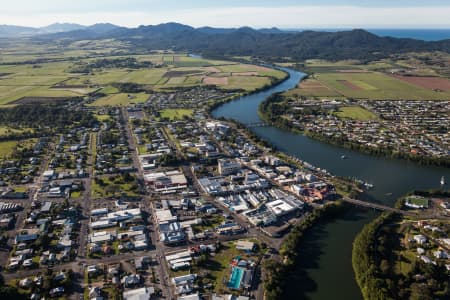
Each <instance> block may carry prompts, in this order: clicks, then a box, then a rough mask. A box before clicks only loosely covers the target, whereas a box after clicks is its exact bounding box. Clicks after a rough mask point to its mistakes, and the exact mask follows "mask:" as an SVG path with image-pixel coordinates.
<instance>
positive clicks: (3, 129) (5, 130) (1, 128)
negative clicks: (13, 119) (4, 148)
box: [0, 126, 32, 136]
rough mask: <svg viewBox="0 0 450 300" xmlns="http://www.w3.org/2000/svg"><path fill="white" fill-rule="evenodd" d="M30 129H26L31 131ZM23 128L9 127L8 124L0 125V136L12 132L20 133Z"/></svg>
mask: <svg viewBox="0 0 450 300" xmlns="http://www.w3.org/2000/svg"><path fill="white" fill-rule="evenodd" d="M31 130H32V129H29V130H28V131H31ZM24 131H25V130H24V129H17V128H11V127H9V126H0V136H5V135H10V134H14V133H21V132H24Z"/></svg>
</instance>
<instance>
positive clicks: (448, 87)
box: [393, 75, 450, 91]
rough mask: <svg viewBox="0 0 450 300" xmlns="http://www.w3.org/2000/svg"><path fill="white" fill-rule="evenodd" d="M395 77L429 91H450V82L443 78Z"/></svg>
mask: <svg viewBox="0 0 450 300" xmlns="http://www.w3.org/2000/svg"><path fill="white" fill-rule="evenodd" d="M393 77H395V78H397V79H400V80H403V81H406V82H408V83H411V84H413V85H415V86H418V87H422V88H425V89H429V90H441V91H450V80H448V79H446V78H441V77H425V76H401V75H394V76H393Z"/></svg>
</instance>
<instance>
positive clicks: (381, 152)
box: [258, 94, 450, 168]
mask: <svg viewBox="0 0 450 300" xmlns="http://www.w3.org/2000/svg"><path fill="white" fill-rule="evenodd" d="M275 95H277V94H275ZM276 101H278V99H276V97H273V96H272V97H269V98H267V99H266V100H264V101H263V102H261V104H260V105H259V107H258V115H259V117H260V118H261V120H263V121H264V122H268V123H269V124H271V125H273V126H274V127H276V128H279V129H282V130H287V131H290V132H293V133H296V134H301V135H304V136H307V137H309V138H311V139H314V140H317V141H320V142H324V143H327V144H330V145H335V146H339V147H342V148H344V149H349V150H353V151H357V152H360V153H364V154H369V155H373V156H377V157H384V158H390V159H399V160H404V161H409V162H413V163H417V164H418V165H420V166H433V167H441V168H450V160H449V159H441V158H433V157H427V156H417V155H412V154H408V153H401V152H395V151H392V150H390V149H386V148H382V149H374V148H370V147H367V146H365V145H362V144H357V143H354V142H350V141H345V140H337V139H335V138H330V137H327V136H324V135H321V134H320V133H312V132H309V131H302V130H299V129H297V128H295V127H294V126H293V125H292V123H291V122H289V121H287V120H286V121H285V122H282V121H280V120H281V119H280V118H276V119H275V121H274V120H273V117H270V116H269V114H272V112H271V111H267V107H268V104H269V103H271V102H276Z"/></svg>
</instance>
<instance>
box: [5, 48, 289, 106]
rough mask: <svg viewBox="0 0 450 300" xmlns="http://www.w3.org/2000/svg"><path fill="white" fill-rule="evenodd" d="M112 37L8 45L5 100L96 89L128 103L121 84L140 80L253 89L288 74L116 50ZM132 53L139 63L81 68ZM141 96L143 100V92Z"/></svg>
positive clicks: (154, 85) (161, 85) (148, 85)
mask: <svg viewBox="0 0 450 300" xmlns="http://www.w3.org/2000/svg"><path fill="white" fill-rule="evenodd" d="M110 42H111V45H112V46H106V45H105V43H103V42H102V41H96V42H92V41H82V42H76V43H74V44H71V45H69V46H67V49H64V51H62V50H61V49H57V48H52V47H50V48H44V47H42V46H39V45H37V46H36V48H33V49H30V51H24V50H23V49H27V48H26V47H29V46H25V45H23V47H24V48H23V49H20V48H19V47H18V46H17V48H11V49H3V50H2V51H0V54H1V55H0V56H1V59H0V63H1V65H0V105H5V104H21V103H27V102H30V101H40V102H45V101H48V102H51V101H52V99H54V100H63V99H67V98H72V97H80V96H81V97H85V96H87V95H89V94H91V93H93V92H95V91H100V92H102V93H104V94H107V95H109V96H107V97H104V98H101V99H99V100H97V101H95V104H94V105H115V104H117V105H125V104H127V103H129V102H131V101H128V100H127V99H126V98H127V97H124V95H122V94H120V91H119V90H118V89H117V88H116V84H119V83H135V84H138V85H141V86H143V87H144V88H145V90H154V91H164V90H169V91H170V90H173V89H176V88H182V87H190V86H196V85H217V86H218V87H219V88H222V89H242V90H245V91H252V90H254V89H257V88H261V87H262V86H264V85H266V84H268V83H270V82H271V80H274V79H282V78H283V77H284V76H285V74H284V73H283V72H281V71H276V70H272V69H269V68H265V67H260V66H254V65H250V64H241V63H235V62H229V61H220V60H210V59H202V58H196V57H190V56H188V55H186V54H174V53H163V52H161V53H155V54H146V55H129V56H127V55H114V56H111V54H112V53H113V52H114V51H116V50H123V49H124V47H125V46H124V45H122V44H120V43H117V42H114V41H110ZM102 47H104V48H102ZM93 55H95V57H93ZM129 58H132V59H134V60H135V62H136V64H139V67H133V66H130V67H125V66H124V67H118V66H117V65H114V64H113V63H112V64H111V65H105V66H100V67H97V66H96V67H92V69H89V70H88V71H79V70H80V66H88V65H90V64H94V65H95V63H96V62H98V61H102V60H103V61H110V62H111V61H113V62H114V61H120V60H121V59H122V60H124V59H129ZM38 59H39V61H36V60H38ZM148 64H150V66H149V65H148ZM81 70H83V69H81ZM80 72H84V73H80ZM131 100H134V99H131ZM135 101H136V102H140V101H142V97H140V96H139V97H137V99H136V100H135ZM144 101H145V100H144Z"/></svg>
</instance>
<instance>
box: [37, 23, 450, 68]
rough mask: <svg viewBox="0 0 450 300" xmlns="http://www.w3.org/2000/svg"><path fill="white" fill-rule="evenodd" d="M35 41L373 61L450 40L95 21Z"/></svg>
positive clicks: (448, 47) (449, 45)
mask: <svg viewBox="0 0 450 300" xmlns="http://www.w3.org/2000/svg"><path fill="white" fill-rule="evenodd" d="M36 38H37V39H39V40H47V41H51V40H54V39H58V38H64V39H69V40H70V39H72V40H80V39H105V38H114V39H118V40H121V41H126V42H129V43H131V44H132V45H134V46H135V47H139V48H141V49H149V50H153V49H173V50H176V51H191V52H195V53H202V54H204V55H208V56H214V57H223V56H233V55H246V56H259V57H263V58H273V59H280V58H283V57H292V58H294V59H300V60H302V59H308V58H323V59H331V60H338V59H350V58H353V59H361V60H371V59H377V58H382V57H386V56H387V55H389V54H392V53H401V52H408V51H434V50H439V51H445V52H450V40H443V41H436V42H426V41H422V40H415V39H405V38H402V39H398V38H392V37H380V36H377V35H375V34H372V33H370V32H367V31H365V30H362V29H355V30H349V31H340V32H321V31H311V30H310V31H302V32H292V31H282V30H279V29H277V28H270V29H260V30H255V29H252V28H250V27H241V28H212V27H201V28H198V29H196V28H193V27H191V26H187V25H183V24H179V23H166V24H160V25H150V26H139V27H137V28H124V27H118V26H115V25H112V24H97V25H93V26H90V27H87V28H84V29H80V30H75V31H69V32H60V33H57V34H46V35H39V36H37V37H36Z"/></svg>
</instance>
